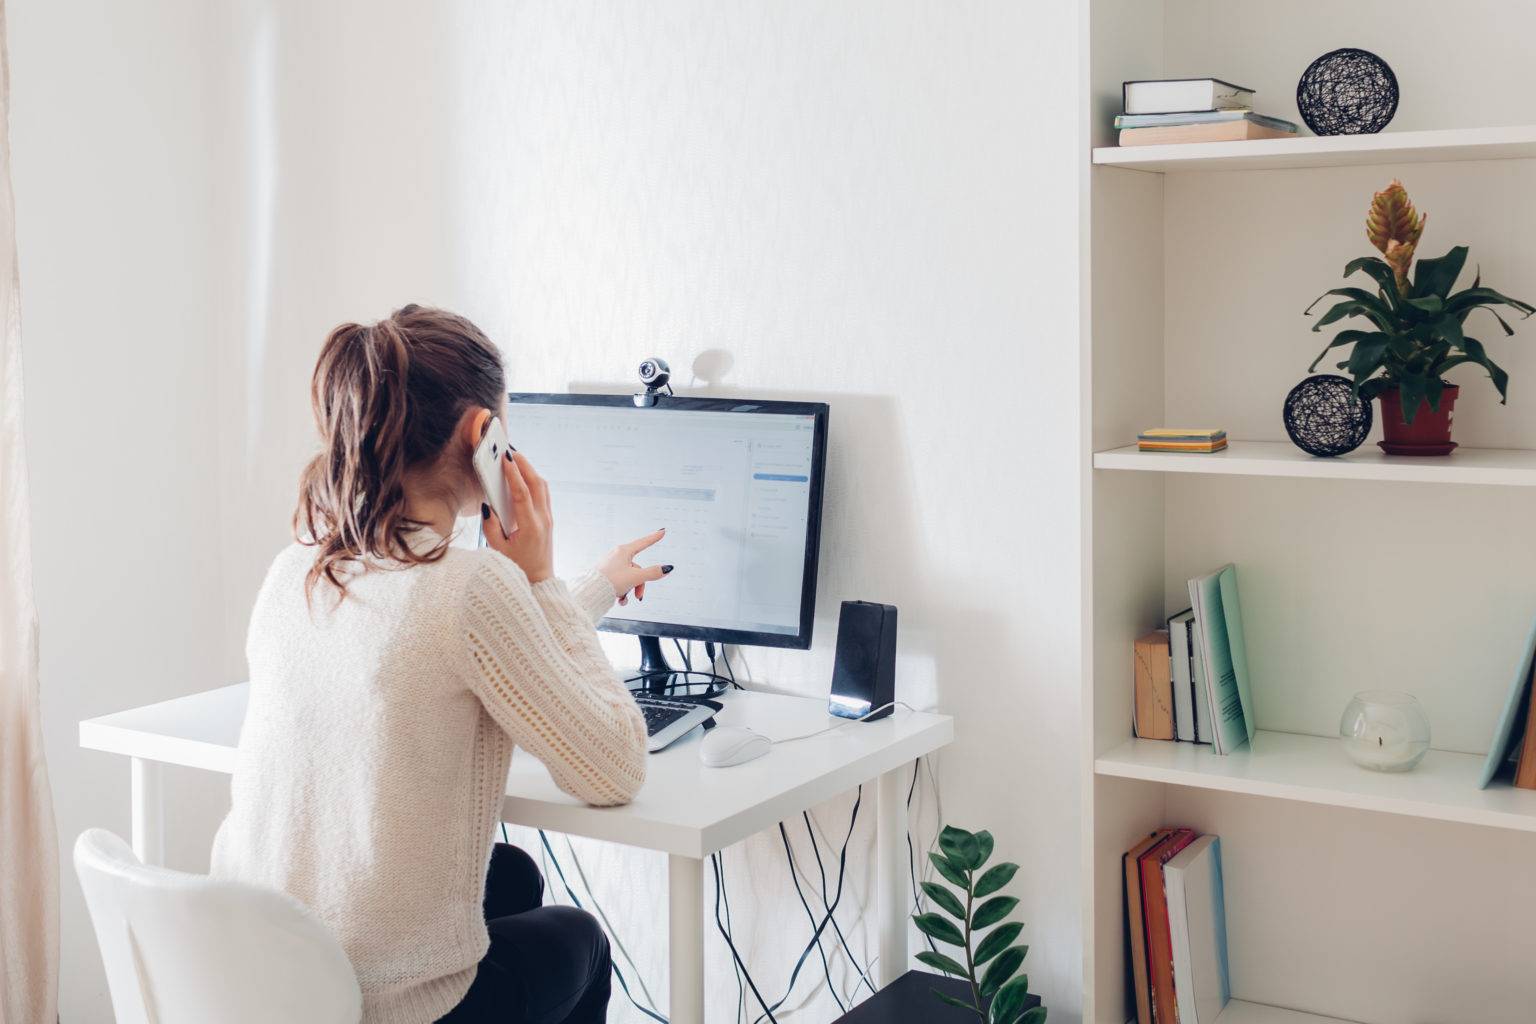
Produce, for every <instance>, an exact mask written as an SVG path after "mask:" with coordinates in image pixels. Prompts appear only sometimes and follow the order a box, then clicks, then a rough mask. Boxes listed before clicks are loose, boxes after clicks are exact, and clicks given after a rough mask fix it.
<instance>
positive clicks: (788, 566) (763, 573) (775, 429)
mask: <svg viewBox="0 0 1536 1024" xmlns="http://www.w3.org/2000/svg"><path fill="white" fill-rule="evenodd" d="M509 397H510V405H509V410H508V416H507V423H506V427H507V437H508V439H509V440H510V441H511V443H512V444H513V445H514V446H515V447H516V448H517V449H518V450H519V451H521V452H523V453H524V454H525V455H527V456H528V458H529V460H530V461H531V462H532V463H533V466H534V468H535V469H536V470H538V472H539V473H540V475H542V476H543V477H544V478H545V479H546V480H548V481H549V487H550V497H551V503H552V505H553V507H554V513H555V571H556V573H558V574H559V575H560V576H562V577H565V578H570V577H572V576H575V575H579V574H580V573H582V572H585V571H586V570H587V569H588V568H590V567H591V566H593V565H595V564H596V563H597V561H598V559H599V558H601V557H602V556H603V554H605V553H606V552H607V551H608V550H609V549H610V548H612V547H613V546H614V545H615V544H617V543H620V542H622V541H627V540H632V539H634V538H636V537H640V536H643V535H645V534H647V533H651V532H652V531H654V530H656V529H658V528H660V527H666V531H667V533H666V536H665V538H663V539H662V541H661V542H660V543H658V544H656V545H655V546H654V547H652V548H649V549H647V550H646V551H645V552H643V553H642V554H641V555H640V557H639V559H638V561H639V562H640V564H642V565H650V564H655V563H662V564H668V563H670V564H672V565H675V566H676V567H677V568H676V569H675V570H674V571H673V572H672V574H671V575H669V576H668V577H667V578H666V580H665V582H662V583H659V584H653V585H651V586H649V587H647V588H646V593H645V600H644V601H643V602H639V601H633V600H631V601H630V602H629V603H628V604H627V605H626V606H622V607H621V606H618V605H615V606H614V607H613V609H612V610H611V612H610V614H609V615H608V617H607V618H605V619H604V620H603V621H602V623H601V624H600V625H601V626H602V628H604V629H608V630H611V631H614V632H621V633H634V634H639V635H643V636H668V637H678V638H681V639H693V640H715V641H717V642H721V643H744V644H758V645H763V646H772V647H800V648H804V647H808V646H810V640H811V622H812V616H813V613H814V609H815V601H816V558H817V549H818V547H819V545H820V534H821V494H822V484H823V478H824V470H825V465H824V464H825V455H826V428H827V407H826V405H824V404H821V403H811V402H753V401H744V400H740V399H718V398H673V397H665V396H664V397H661V398H659V399H658V400H657V404H655V405H653V406H647V407H639V406H636V405H635V403H634V401H633V400H632V398H631V396H629V395H532V394H513V395H511V396H509Z"/></svg>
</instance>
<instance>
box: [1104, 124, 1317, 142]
mask: <svg viewBox="0 0 1536 1024" xmlns="http://www.w3.org/2000/svg"><path fill="white" fill-rule="evenodd" d="M1295 137H1296V133H1295V132H1287V131H1280V130H1279V129H1276V128H1266V127H1265V126H1264V125H1261V124H1254V123H1253V122H1252V121H1228V122H1226V123H1224V124H1186V125H1167V126H1164V127H1161V128H1127V129H1125V130H1124V131H1122V132H1121V133H1120V138H1119V143H1120V145H1122V146H1178V145H1183V144H1185V143H1191V142H1248V141H1251V140H1253V139H1294V138H1295Z"/></svg>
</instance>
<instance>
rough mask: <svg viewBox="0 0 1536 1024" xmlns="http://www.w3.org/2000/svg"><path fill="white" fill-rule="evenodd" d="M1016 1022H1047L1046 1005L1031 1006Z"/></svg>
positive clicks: (1041, 1023)
mask: <svg viewBox="0 0 1536 1024" xmlns="http://www.w3.org/2000/svg"><path fill="white" fill-rule="evenodd" d="M1016 1024H1045V1007H1043V1006H1031V1007H1030V1008H1029V1009H1027V1010H1025V1011H1024V1015H1023V1016H1022V1017H1020V1018H1019V1019H1018V1021H1017V1022H1016Z"/></svg>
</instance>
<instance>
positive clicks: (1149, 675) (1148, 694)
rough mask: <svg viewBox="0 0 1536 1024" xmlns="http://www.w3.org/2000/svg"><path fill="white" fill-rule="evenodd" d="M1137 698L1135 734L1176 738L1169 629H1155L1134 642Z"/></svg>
mask: <svg viewBox="0 0 1536 1024" xmlns="http://www.w3.org/2000/svg"><path fill="white" fill-rule="evenodd" d="M1134 650H1135V661H1136V664H1135V672H1134V674H1135V679H1134V681H1133V686H1134V691H1133V694H1132V696H1133V697H1134V700H1133V701H1132V704H1131V709H1132V714H1133V715H1134V718H1133V720H1132V725H1133V726H1134V727H1135V729H1136V735H1137V736H1139V737H1141V738H1142V739H1145V740H1171V739H1173V682H1172V680H1171V679H1170V678H1169V674H1168V673H1169V670H1170V660H1169V650H1168V631H1167V630H1166V629H1158V630H1153V631H1152V632H1151V633H1148V634H1147V635H1146V636H1144V637H1141V638H1139V639H1138V640H1137V641H1136V644H1135V648H1134Z"/></svg>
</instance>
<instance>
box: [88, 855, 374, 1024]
mask: <svg viewBox="0 0 1536 1024" xmlns="http://www.w3.org/2000/svg"><path fill="white" fill-rule="evenodd" d="M75 872H76V873H77V874H78V875H79V876H80V885H81V888H83V889H84V890H85V902H86V905H87V906H88V907H89V908H90V911H91V922H92V923H93V924H94V925H95V926H96V942H97V944H98V945H99V946H100V947H101V959H102V961H103V962H104V963H105V964H106V968H107V984H108V987H109V988H110V989H111V992H112V1009H113V1011H114V1012H115V1013H116V1015H117V1021H118V1024H212V1022H215V1021H216V1022H218V1024H273V1022H276V1021H282V1022H284V1024H357V1021H358V1018H359V1017H360V1016H361V1015H362V994H361V993H360V992H359V991H358V987H357V976H356V975H355V974H354V973H353V971H352V965H351V963H350V962H348V960H347V956H346V954H345V953H344V952H342V949H341V945H340V944H339V943H338V942H337V941H336V939H335V938H334V937H332V935H331V934H330V932H329V931H327V930H326V928H325V926H324V925H322V924H321V923H320V922H319V921H318V920H317V919H316V918H315V916H314V915H313V914H311V913H310V912H309V911H308V910H307V909H305V908H304V907H303V906H302V905H301V904H300V903H299V902H298V901H297V900H295V899H293V898H292V897H290V896H288V895H287V894H286V893H280V892H276V891H274V890H271V889H263V888H259V887H257V886H252V885H243V884H240V883H238V882H230V881H224V880H221V879H216V878H209V877H207V876H205V875H189V874H185V873H183V872H180V871H171V870H169V869H166V868H156V867H148V866H146V865H144V864H142V863H140V861H139V859H138V858H137V857H135V856H134V855H133V851H132V850H131V849H129V848H128V844H127V843H125V842H123V841H122V840H121V839H119V838H118V837H117V836H115V835H113V834H112V833H111V832H108V831H106V830H104V829H99V828H97V829H90V830H88V831H86V832H82V833H81V834H80V838H79V839H77V840H76V841H75Z"/></svg>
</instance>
